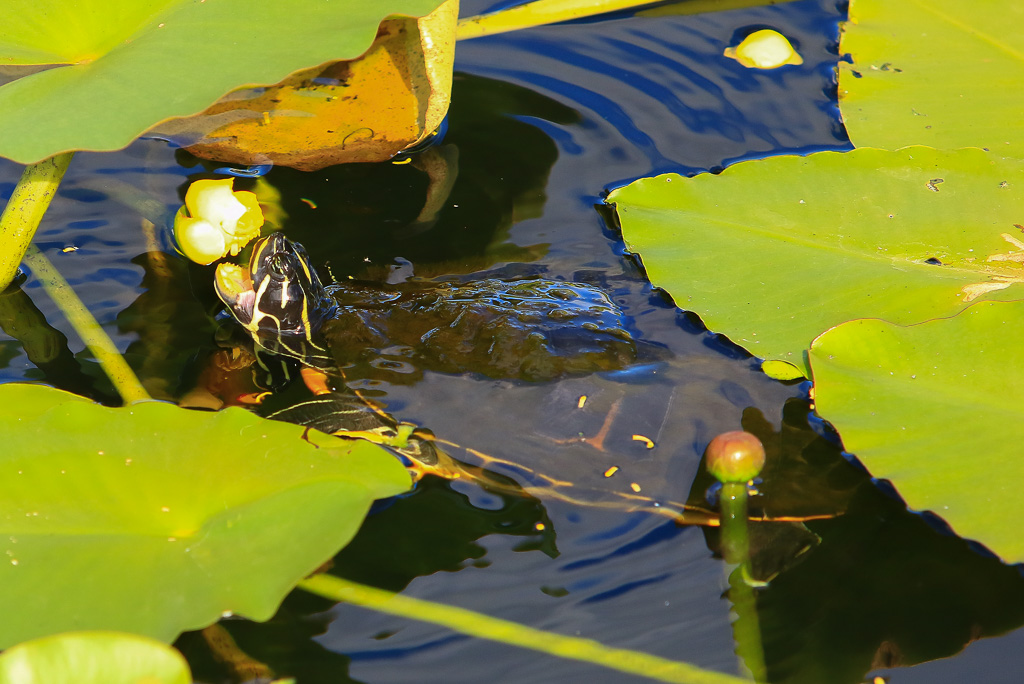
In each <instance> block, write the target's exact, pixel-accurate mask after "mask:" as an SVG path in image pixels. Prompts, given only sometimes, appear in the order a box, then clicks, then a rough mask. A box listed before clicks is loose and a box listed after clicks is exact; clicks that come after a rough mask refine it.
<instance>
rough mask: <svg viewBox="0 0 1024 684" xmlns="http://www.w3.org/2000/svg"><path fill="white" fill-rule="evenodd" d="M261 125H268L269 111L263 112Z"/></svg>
mask: <svg viewBox="0 0 1024 684" xmlns="http://www.w3.org/2000/svg"><path fill="white" fill-rule="evenodd" d="M263 125H264V126H269V125H270V112H263Z"/></svg>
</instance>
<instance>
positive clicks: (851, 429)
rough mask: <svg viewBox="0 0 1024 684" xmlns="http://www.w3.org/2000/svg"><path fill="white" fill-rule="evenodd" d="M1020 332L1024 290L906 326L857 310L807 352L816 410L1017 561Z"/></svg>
mask: <svg viewBox="0 0 1024 684" xmlns="http://www.w3.org/2000/svg"><path fill="white" fill-rule="evenodd" d="M1022 337H1024V302H1012V303H1000V302H984V303H980V304H977V305H975V306H972V307H970V308H969V309H967V310H966V311H964V312H963V313H961V314H960V315H959V316H956V317H954V318H950V319H947V320H937V321H931V322H928V323H924V324H922V325H917V326H910V327H901V326H897V325H893V324H891V323H886V322H883V321H877V320H859V321H850V322H848V323H845V324H843V325H841V326H838V327H837V328H835V329H833V330H830V331H828V332H827V333H825V334H824V335H822V336H821V337H819V338H818V339H817V340H815V342H814V346H813V347H812V348H811V352H810V358H811V365H812V367H813V370H814V381H815V403H816V407H817V410H818V412H819V413H820V414H821V415H822V417H824V418H825V419H827V420H829V421H830V422H831V423H832V424H833V425H835V427H836V428H837V429H838V430H839V433H840V434H841V435H842V438H843V445H844V446H845V448H846V450H847V451H850V452H852V453H853V454H855V455H856V456H857V458H859V459H860V460H861V462H862V463H863V464H864V465H865V466H866V467H867V468H868V470H869V471H871V473H872V475H874V476H875V477H878V478H884V479H887V480H889V481H891V482H892V484H893V485H895V487H896V489H897V491H898V492H899V493H900V495H901V496H902V497H903V498H904V499H905V500H906V502H907V505H908V506H909V507H910V508H912V509H916V510H919V511H923V510H930V511H933V512H934V513H936V514H938V515H939V516H941V517H942V518H943V519H944V520H945V521H946V522H947V523H949V525H950V526H951V527H952V528H953V531H954V532H956V533H957V534H959V535H960V536H962V537H966V538H968V539H974V540H977V541H979V542H981V543H982V544H984V545H985V546H987V547H988V548H989V549H991V550H992V551H993V552H995V553H997V554H998V555H1000V556H1001V557H1002V558H1003V559H1004V560H1006V561H1007V562H1010V563H1019V562H1021V561H1024V538H1022V536H1021V534H1020V524H1019V520H1020V517H1021V516H1022V515H1024V501H1022V500H1021V497H1020V491H1019V490H1020V481H1021V479H1022V478H1024V462H1022V461H1021V459H1020V444H1021V442H1022V441H1024V370H1022V369H1021V366H1020V364H1019V363H1017V362H1016V357H1017V344H1018V341H1019V340H1020V339H1022Z"/></svg>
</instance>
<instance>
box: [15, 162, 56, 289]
mask: <svg viewBox="0 0 1024 684" xmlns="http://www.w3.org/2000/svg"><path fill="white" fill-rule="evenodd" d="M74 154H75V153H74V152H64V153H62V154H57V155H54V156H52V157H48V158H46V159H44V160H42V161H40V162H36V163H35V164H29V165H28V166H27V167H26V168H25V171H24V172H23V173H22V174H21V179H20V180H19V181H18V184H17V185H16V186H15V188H14V192H13V193H12V194H11V199H9V200H8V201H7V206H6V207H5V208H4V213H3V215H2V216H0V290H4V289H6V288H7V287H8V286H9V285H10V284H11V283H13V282H14V279H15V277H17V275H18V266H20V265H21V259H22V257H24V256H25V251H26V250H27V249H28V246H29V245H30V244H31V243H32V237H33V236H34V235H35V234H36V228H38V227H39V222H40V221H41V220H42V219H43V214H45V213H46V209H47V207H49V206H50V200H52V199H53V196H54V195H55V194H57V186H58V185H60V179H61V178H63V177H64V172H65V171H67V170H68V164H70V163H71V157H73V156H74Z"/></svg>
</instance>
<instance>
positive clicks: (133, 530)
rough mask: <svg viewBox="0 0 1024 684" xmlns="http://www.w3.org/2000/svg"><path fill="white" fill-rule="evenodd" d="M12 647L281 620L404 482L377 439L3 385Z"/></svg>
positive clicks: (0, 572)
mask: <svg viewBox="0 0 1024 684" xmlns="http://www.w3.org/2000/svg"><path fill="white" fill-rule="evenodd" d="M0 403H2V404H3V405H4V406H6V407H7V408H6V409H5V410H4V411H3V413H2V414H0V433H2V434H3V435H4V439H5V446H4V450H3V453H2V454H0V603H2V605H3V606H4V607H5V616H6V617H5V619H4V620H3V621H2V623H0V647H4V648H6V647H8V646H10V645H12V644H14V643H17V642H19V641H23V640H25V639H30V638H34V637H38V636H43V635H47V634H53V633H56V632H61V631H67V630H79V629H116V630H121V631H129V632H135V633H139V634H144V635H148V636H152V637H155V638H158V639H162V640H170V639H173V638H174V637H175V636H176V635H177V634H179V633H180V632H182V631H184V630H187V629H196V628H199V627H203V626H205V625H207V624H210V623H212V622H214V621H216V620H217V619H218V618H219V617H220V616H221V615H222V614H224V613H227V612H231V613H239V614H242V615H245V616H246V617H249V618H252V619H255V620H265V619H267V618H269V617H270V616H271V615H272V614H273V612H274V611H275V609H276V608H277V605H278V604H279V602H280V601H281V599H282V598H283V597H284V595H285V594H286V593H287V592H288V591H289V590H290V589H291V588H292V587H293V586H294V584H295V582H297V581H298V580H299V579H301V578H302V577H303V576H305V575H307V574H308V573H310V572H312V571H313V570H315V569H316V568H317V567H318V566H319V565H320V564H321V563H323V562H324V561H325V560H326V559H328V558H330V557H331V556H332V555H333V554H334V553H336V552H337V551H338V550H339V549H340V548H341V547H343V546H344V545H345V544H346V543H347V542H348V541H349V539H351V538H352V536H353V535H354V534H355V532H356V530H357V529H358V527H359V525H360V524H361V522H362V520H363V518H364V517H365V515H366V512H367V510H368V509H369V506H370V503H371V502H372V501H373V500H374V499H375V498H381V497H386V496H392V495H395V494H398V493H401V492H402V491H405V490H406V489H408V487H409V484H410V480H409V475H408V473H407V472H406V470H405V468H403V467H402V466H401V464H400V463H399V462H398V461H397V459H395V458H394V457H393V456H392V455H391V454H390V453H388V452H387V451H385V450H383V449H381V448H380V447H377V446H375V445H372V444H369V443H365V442H359V441H352V442H348V441H343V440H339V439H338V438H336V437H331V436H329V435H324V434H322V433H319V432H316V431H315V430H308V429H304V428H301V427H299V426H294V425H287V424H284V423H277V422H273V421H267V420H263V419H260V418H258V417H256V416H253V415H251V414H249V413H247V412H245V411H243V410H240V409H227V410H225V411H222V412H219V413H205V412H194V411H188V410H185V409H179V408H178V407H176V406H173V405H170V404H163V403H158V402H151V403H149V402H147V403H142V404H135V405H132V406H129V407H125V408H118V409H112V408H106V407H103V406H100V405H97V404H94V403H92V402H90V401H87V400H85V399H82V398H80V397H76V396H75V395H71V394H67V393H65V392H60V391H58V390H54V389H51V388H48V387H42V386H37V385H22V384H8V385H3V386H0Z"/></svg>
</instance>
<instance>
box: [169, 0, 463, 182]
mask: <svg viewBox="0 0 1024 684" xmlns="http://www.w3.org/2000/svg"><path fill="white" fill-rule="evenodd" d="M458 7H459V5H458V0H447V2H445V3H444V4H442V5H441V6H440V7H439V8H438V9H437V10H435V11H434V12H433V13H432V14H430V15H428V16H426V17H423V18H421V19H419V20H416V19H412V18H395V19H389V20H386V21H385V22H384V23H383V24H382V25H381V28H380V31H379V32H378V34H377V38H376V40H374V43H373V46H372V47H371V48H370V49H369V50H368V51H367V52H366V53H365V54H364V55H362V56H360V57H359V58H358V59H356V60H351V61H345V62H332V63H330V64H327V65H321V66H317V67H315V68H312V69H306V70H303V71H299V72H297V73H294V74H292V75H291V76H289V77H288V78H287V79H285V80H284V81H282V82H281V83H278V84H276V85H274V86H271V87H269V88H250V89H246V90H240V91H235V92H232V93H231V94H229V95H228V96H227V97H225V98H223V99H221V100H220V101H218V102H217V103H215V104H214V105H212V106H211V107H209V108H208V109H206V110H205V111H204V112H203V113H201V114H199V115H197V116H195V117H189V118H188V119H183V120H176V121H173V122H169V123H168V124H167V125H165V126H161V127H160V130H161V131H171V130H174V131H177V133H176V137H177V136H179V135H182V134H184V135H185V136H187V138H189V140H188V142H192V141H194V140H195V139H197V138H199V137H201V139H200V140H199V141H198V142H197V143H195V144H193V145H190V147H189V151H190V152H192V153H193V154H195V155H197V156H200V157H206V158H210V159H217V160H222V161H229V162H234V163H236V164H261V163H266V162H268V161H269V162H272V163H275V164H282V165H285V166H290V167H293V168H296V169H302V170H304V171H312V170H316V169H320V168H323V167H325V166H331V165H333V164H338V163H343V162H373V161H383V160H386V159H390V158H391V157H392V156H394V155H395V154H396V153H398V152H400V151H402V150H403V149H405V148H407V147H411V146H413V145H416V144H417V143H419V142H421V141H422V140H424V139H425V138H426V137H427V136H429V135H430V134H432V133H433V132H434V130H436V129H437V127H438V126H439V125H440V124H441V121H442V119H444V116H445V114H447V113H448V102H449V99H450V93H451V85H452V64H453V62H454V59H455V21H456V18H457V15H458Z"/></svg>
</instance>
